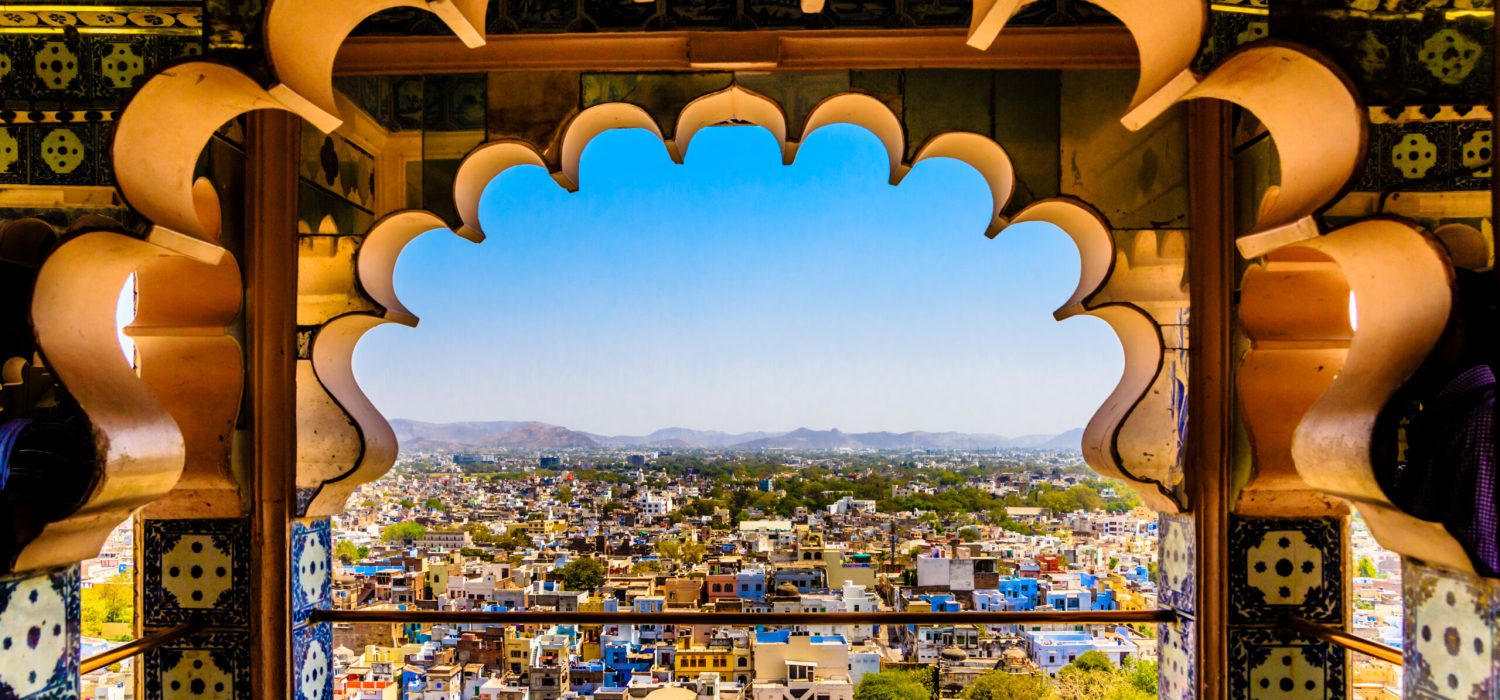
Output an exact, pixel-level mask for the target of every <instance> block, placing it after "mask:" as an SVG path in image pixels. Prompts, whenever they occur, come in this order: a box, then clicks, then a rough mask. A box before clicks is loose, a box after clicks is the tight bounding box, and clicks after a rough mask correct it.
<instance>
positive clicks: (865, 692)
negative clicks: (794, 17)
mask: <svg viewBox="0 0 1500 700" xmlns="http://www.w3.org/2000/svg"><path fill="white" fill-rule="evenodd" d="M854 700H932V689H931V688H928V687H927V684H926V683H923V682H922V677H921V673H920V672H918V671H881V672H879V673H869V674H865V677H864V678H862V679H860V681H859V687H857V688H855V689H854Z"/></svg>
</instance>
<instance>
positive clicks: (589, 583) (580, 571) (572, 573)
mask: <svg viewBox="0 0 1500 700" xmlns="http://www.w3.org/2000/svg"><path fill="white" fill-rule="evenodd" d="M556 574H557V577H558V578H560V579H562V581H563V585H564V586H567V588H568V590H570V591H592V590H594V589H595V588H598V587H599V586H602V585H604V565H603V564H601V563H599V560H598V559H586V558H585V559H574V560H573V561H570V562H568V563H567V564H564V565H563V566H562V567H561V568H559V569H557V571H556Z"/></svg>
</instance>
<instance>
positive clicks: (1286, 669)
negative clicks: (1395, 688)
mask: <svg viewBox="0 0 1500 700" xmlns="http://www.w3.org/2000/svg"><path fill="white" fill-rule="evenodd" d="M1347 658H1348V653H1347V652H1345V651H1344V650H1343V649H1341V648H1339V647H1335V646H1333V645H1332V644H1329V643H1327V642H1323V641H1318V640H1314V639H1308V638H1306V637H1302V636H1299V635H1297V634H1295V633H1292V632H1287V631H1284V630H1281V629H1276V628H1249V629H1244V628H1240V629H1235V628H1231V630H1230V632H1229V674H1230V677H1229V697H1230V698H1231V700H1273V699H1274V700H1342V698H1344V697H1346V695H1347V693H1348V683H1347V682H1346V680H1345V677H1346V665H1347Z"/></svg>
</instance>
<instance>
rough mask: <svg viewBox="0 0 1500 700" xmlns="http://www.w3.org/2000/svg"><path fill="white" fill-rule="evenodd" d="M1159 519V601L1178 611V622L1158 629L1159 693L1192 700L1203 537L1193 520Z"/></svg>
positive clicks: (1164, 516)
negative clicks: (1200, 538) (1199, 554)
mask: <svg viewBox="0 0 1500 700" xmlns="http://www.w3.org/2000/svg"><path fill="white" fill-rule="evenodd" d="M1157 518H1158V519H1157V525H1156V537H1157V549H1156V551H1157V563H1156V598H1157V602H1158V604H1160V605H1161V606H1162V607H1164V608H1170V609H1172V610H1175V611H1177V621H1176V622H1174V623H1171V624H1166V623H1163V624H1159V625H1157V626H1156V628H1157V638H1158V645H1159V646H1158V660H1157V666H1156V688H1157V692H1158V693H1159V694H1160V696H1161V697H1163V698H1171V699H1172V700H1190V699H1191V698H1194V697H1197V690H1196V688H1197V684H1196V683H1195V679H1196V677H1197V671H1196V669H1195V668H1194V665H1195V664H1196V663H1197V647H1198V642H1197V637H1196V636H1195V635H1196V634H1197V629H1196V627H1197V623H1196V622H1195V621H1194V619H1193V614H1194V612H1193V611H1194V610H1197V585H1196V581H1197V578H1196V577H1197V570H1198V567H1197V561H1198V558H1197V546H1198V545H1197V535H1196V533H1195V528H1194V522H1193V516H1191V515H1169V514H1166V513H1160V514H1158V516H1157Z"/></svg>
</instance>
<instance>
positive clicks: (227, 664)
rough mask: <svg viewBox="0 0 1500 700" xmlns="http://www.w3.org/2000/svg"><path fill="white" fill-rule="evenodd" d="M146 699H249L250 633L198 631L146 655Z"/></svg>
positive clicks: (143, 669)
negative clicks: (199, 632)
mask: <svg viewBox="0 0 1500 700" xmlns="http://www.w3.org/2000/svg"><path fill="white" fill-rule="evenodd" d="M141 672H142V674H143V676H144V677H143V678H142V685H143V687H144V688H145V691H146V692H145V699H146V700H178V699H179V698H181V699H184V700H186V699H188V698H191V699H193V700H198V699H201V698H213V699H215V700H248V698H250V697H251V693H250V636H249V632H244V631H234V632H208V633H202V634H195V635H193V636H191V637H188V638H186V639H183V640H179V641H177V642H174V643H172V644H168V645H166V646H164V647H162V648H160V649H155V650H152V651H148V652H146V654H145V664H143V668H142V671H141Z"/></svg>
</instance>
